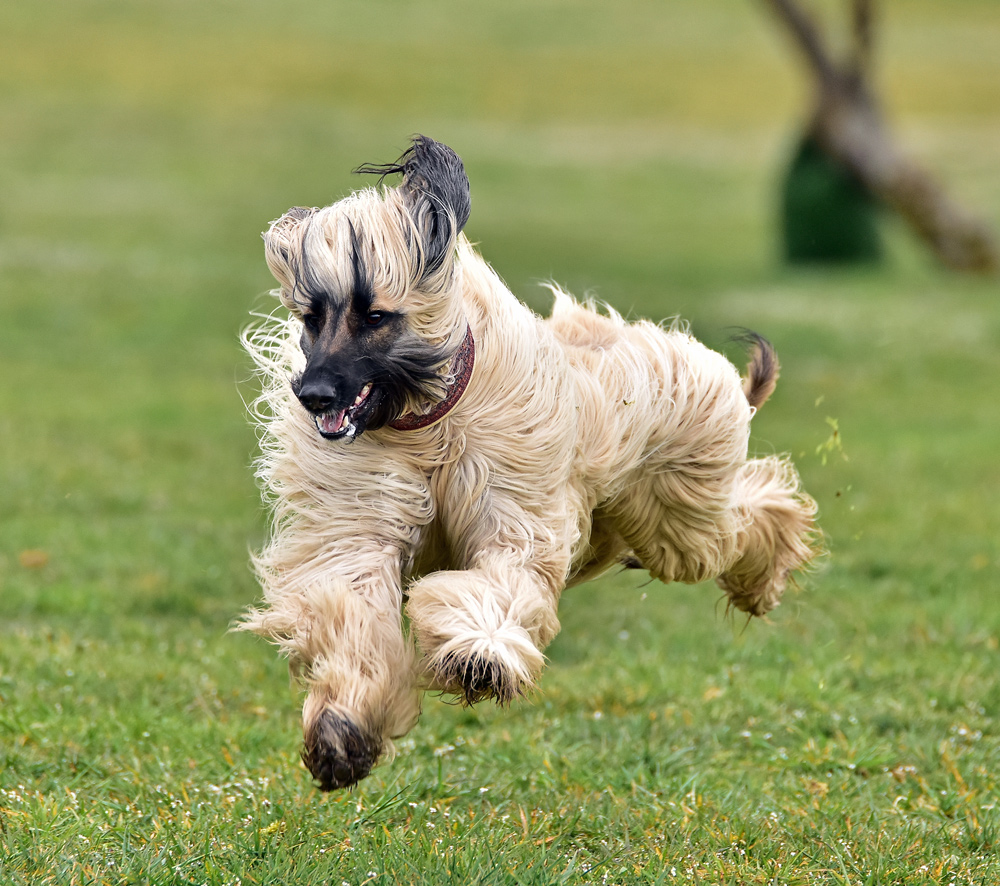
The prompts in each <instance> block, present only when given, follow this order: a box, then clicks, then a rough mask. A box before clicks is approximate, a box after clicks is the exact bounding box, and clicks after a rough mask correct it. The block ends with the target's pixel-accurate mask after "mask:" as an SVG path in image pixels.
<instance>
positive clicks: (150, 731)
mask: <svg viewBox="0 0 1000 886" xmlns="http://www.w3.org/2000/svg"><path fill="white" fill-rule="evenodd" d="M816 8H817V9H819V10H820V11H821V12H822V13H824V15H825V17H826V19H827V20H828V21H829V23H830V24H831V26H832V25H833V24H834V21H835V18H836V12H837V10H838V8H839V7H838V4H836V3H833V2H830V0H824V2H820V3H818V4H817V6H816ZM998 48H1000V7H998V6H997V4H996V3H995V2H994V0H954V2H951V3H949V4H947V5H945V4H940V3H933V2H930V0H897V2H894V3H892V4H891V5H890V4H885V5H884V20H883V22H882V28H881V29H880V34H879V49H878V55H877V58H878V62H879V64H878V82H879V85H880V86H881V88H882V90H883V95H884V98H885V101H886V103H887V106H888V109H889V111H890V117H891V119H892V122H893V124H894V126H895V129H896V132H897V133H898V135H899V137H900V138H901V140H902V141H903V143H904V144H905V145H906V146H907V148H908V150H909V151H910V152H911V153H913V154H914V155H916V156H917V157H919V158H920V159H921V160H922V161H923V162H925V163H926V164H927V165H928V166H929V167H931V168H932V169H933V170H934V171H935V172H936V173H937V174H938V175H939V176H940V178H941V179H942V180H943V181H945V182H946V183H947V186H948V187H949V189H950V190H951V191H952V192H953V193H954V194H955V195H956V196H957V197H958V198H960V199H961V200H963V201H964V202H965V203H967V204H968V205H970V206H973V207H975V209H976V210H977V211H979V212H981V213H983V214H985V215H986V216H987V217H989V218H990V219H991V220H992V221H993V222H994V224H996V225H997V226H998V227H1000V175H998V174H997V157H998V156H1000V52H998ZM808 105H809V93H808V89H807V87H806V82H805V80H804V78H803V77H802V76H801V74H800V71H799V69H798V67H797V65H796V59H795V58H794V56H793V54H792V52H791V50H790V48H789V47H788V46H787V45H786V44H785V43H784V41H783V40H782V39H781V35H780V33H779V32H778V31H777V29H776V28H775V27H774V26H773V24H772V22H771V21H770V20H769V19H768V18H767V15H766V14H765V12H764V10H763V8H762V7H760V6H758V5H755V4H754V3H752V2H745V3H733V2H729V0H701V2H695V0H676V2H673V3H670V4H660V3H654V2H649V0H623V2H620V3H616V4H613V5H609V4H603V3H597V2H573V3H570V2H551V3H525V2H510V3H506V4H475V5H473V4H467V3H459V2H456V0H447V2H437V3H434V4H415V3H408V2H401V0H398V2H390V0H376V2H368V3H361V2H344V0H333V2H316V0H308V2H301V3H296V4H276V3H273V2H270V3H264V2H257V0H241V2H235V0H231V2H225V0H207V2H205V0H202V2H193V0H145V2H141V3H128V2H124V0H56V2H53V3H50V4H45V5H38V4H27V3H21V4H6V5H4V6H3V7H0V378H2V384H0V765H2V771H0V880H3V881H4V882H11V883H32V884H35V883H44V882H52V883H103V882H108V883H118V882H127V883H133V882H135V883H146V882H149V883H161V882H162V883H167V882H177V883H236V882H243V883H252V882H261V883H267V882H292V881H293V880H294V881H295V882H329V881H336V879H335V878H336V877H340V878H341V879H342V880H344V881H345V882H349V883H355V882H362V881H368V882H387V883H388V882H430V881H434V880H435V879H437V878H440V879H448V878H449V877H450V878H456V877H457V878H459V879H461V878H463V877H464V878H465V879H466V880H468V881H469V882H477V881H481V882H498V883H499V882H504V883H506V882H510V883H515V882H540V883H541V882H615V883H619V882H620V883H627V882H651V883H652V882H694V881H696V880H698V879H699V878H701V879H708V880H710V881H712V882H726V881H729V882H741V883H744V882H761V883H765V882H844V883H852V884H853V883H855V882H860V883H864V882H878V883H885V882H909V883H919V882H934V883H937V882H941V883H947V882H952V881H954V882H970V883H973V882H976V883H979V882H988V881H989V880H990V879H991V878H996V876H997V869H996V863H995V862H994V860H993V853H994V852H995V847H996V839H997V833H998V827H1000V818H998V814H997V811H996V809H995V808H994V804H995V792H996V777H995V775H994V773H995V772H996V771H997V763H998V762H1000V761H998V756H1000V732H998V729H997V723H996V716H997V714H998V709H1000V680H998V664H1000V653H998V636H1000V610H998V607H997V604H996V592H997V567H998V565H1000V550H998V539H1000V508H998V506H997V504H996V497H997V490H998V487H1000V482H998V481H1000V467H998V459H997V456H996V448H997V440H998V439H1000V414H998V409H997V406H996V403H997V399H998V395H1000V356H998V355H1000V347H998V346H1000V305H998V300H997V294H998V283H997V281H996V280H995V279H969V278H959V277H955V276H952V275H949V274H946V273H944V272H942V271H941V270H939V269H938V268H937V267H935V266H934V264H933V262H932V260H931V259H929V258H928V256H927V255H926V254H925V253H924V252H923V251H922V250H921V248H920V247H919V246H918V245H917V244H915V243H914V241H913V240H912V239H911V238H910V236H909V234H908V233H907V232H906V231H905V230H903V229H902V228H901V227H900V226H899V225H898V224H896V223H895V222H894V221H893V220H892V219H886V226H887V233H888V238H889V243H890V250H889V252H890V257H889V260H888V261H887V262H886V264H885V265H884V266H882V267H879V268H875V269H867V270H840V271H836V272H833V271H818V270H814V271H801V270H800V271H791V270H788V269H786V268H783V267H781V266H780V264H779V262H778V253H779V250H778V246H777V240H776V233H775V232H776V224H775V221H776V220H775V212H776V206H777V182H778V177H779V174H780V170H781V167H782V164H783V163H784V162H785V160H786V157H787V154H788V153H789V152H790V150H791V146H792V143H793V141H794V139H795V137H796V136H797V135H798V130H799V126H800V125H801V122H802V120H803V119H804V116H805V113H806V111H807V109H808ZM415 132H423V133H426V134H428V135H431V136H433V137H435V138H437V139H440V140H442V141H445V142H447V143H448V144H450V145H452V146H453V147H454V148H455V149H456V150H457V151H458V152H459V153H460V154H461V156H462V157H463V159H464V160H465V163H466V166H467V170H468V172H469V176H470V179H471V181H472V193H473V214H472V219H471V221H470V223H469V226H468V233H469V235H470V236H471V237H472V238H473V239H474V240H476V241H478V242H479V243H480V244H481V249H482V252H483V253H484V255H485V256H486V258H487V259H488V260H489V261H490V262H491V263H493V264H494V266H495V267H496V268H497V270H498V271H499V272H500V273H501V275H502V276H504V278H505V279H506V280H507V282H508V283H509V285H510V286H511V288H512V289H513V290H514V292H515V293H517V294H518V295H519V296H521V297H522V298H524V299H525V300H526V301H527V302H528V303H529V304H530V305H531V306H532V307H534V308H536V309H537V310H540V311H542V312H544V311H545V310H546V309H547V305H546V302H545V299H544V293H543V291H542V290H541V289H540V288H539V287H538V286H537V285H536V284H537V283H538V282H539V281H541V280H545V279H550V278H551V279H555V280H557V281H559V282H560V283H562V284H564V285H566V286H567V287H569V288H571V289H572V290H574V291H576V292H577V293H578V294H581V295H582V294H585V293H593V294H595V295H596V296H597V297H599V298H602V299H605V300H607V301H609V302H611V303H612V304H613V305H615V306H616V307H617V308H618V309H619V310H622V311H625V312H629V313H632V314H634V315H643V316H651V317H653V318H656V319H660V318H665V317H672V316H675V315H680V316H681V317H683V318H685V319H687V320H689V321H690V322H691V324H692V327H693V330H694V332H695V333H696V334H697V335H698V336H699V337H701V338H702V339H703V340H705V341H706V342H707V343H709V344H711V345H712V346H715V347H718V348H722V349H728V348H729V346H728V345H727V343H726V342H727V338H728V336H729V335H730V334H731V328H732V327H734V326H747V327H750V328H753V329H755V330H757V331H759V332H761V333H763V334H765V335H767V336H768V337H769V338H770V339H771V340H772V341H773V342H774V343H775V345H776V346H777V349H778V352H779V354H780V355H781V358H782V362H783V367H784V376H783V379H782V382H781V383H780V385H779V388H778V392H777V394H776V395H775V397H774V398H773V400H772V401H771V402H769V403H768V405H767V407H766V409H765V410H763V412H762V413H761V415H760V416H759V417H758V418H757V419H756V421H755V439H754V446H755V448H756V449H757V450H758V451H761V452H769V451H786V450H787V451H790V452H792V453H793V454H794V455H795V457H796V459H797V461H798V463H799V466H800V470H801V472H802V475H803V478H804V480H805V483H806V486H807V488H809V489H810V490H811V491H812V492H813V493H814V494H815V496H816V497H817V499H818V500H819V502H820V506H821V512H822V523H823V527H824V530H825V532H826V534H827V536H828V539H829V543H830V547H831V550H832V554H831V557H830V558H829V560H828V562H827V563H826V565H825V566H824V567H823V569H822V570H821V571H820V572H818V573H817V574H816V575H814V576H812V577H810V578H809V579H808V581H807V582H806V587H805V590H804V592H803V593H801V594H794V595H792V596H791V597H790V598H789V599H788V600H787V601H786V604H785V605H784V606H783V607H782V608H781V609H780V610H778V611H777V613H776V614H775V616H774V617H773V619H772V622H773V625H766V624H752V625H750V626H748V627H746V628H745V629H744V628H743V626H742V624H741V623H738V624H736V625H733V626H731V625H730V623H729V622H727V621H726V620H725V619H724V618H723V617H722V615H721V611H720V610H719V608H717V606H716V599H717V596H718V595H717V592H716V591H715V589H714V587H708V588H694V589H690V588H686V587H681V586H673V587H668V588H664V587H660V586H658V585H649V586H645V585H643V584H642V583H641V581H640V580H639V579H637V578H636V577H635V576H623V577H617V578H615V577H613V578H610V579H608V580H604V581H601V582H598V583H594V584H592V585H589V586H586V587H584V588H581V589H577V590H575V591H573V592H570V593H568V594H567V596H566V598H565V600H564V603H563V607H562V610H561V616H562V619H563V624H564V629H563V633H562V634H561V635H560V637H559V638H558V639H557V640H556V643H555V644H554V645H553V647H552V649H551V650H550V657H551V660H552V664H551V667H550V669H549V671H548V673H547V674H546V676H545V678H544V679H543V684H542V691H541V693H540V695H539V696H538V698H536V699H535V700H534V703H533V704H525V705H522V706H518V707H516V708H515V709H514V710H512V711H509V712H496V711H493V710H491V709H488V708H483V709H481V710H480V709H476V710H472V711H462V710H460V709H456V708H453V707H449V706H446V705H443V704H441V703H440V702H439V701H438V700H436V699H434V698H428V699H427V701H426V703H425V711H424V716H423V719H422V721H421V724H420V725H419V726H418V727H417V729H416V730H415V731H414V732H413V733H412V735H411V737H410V738H409V739H407V741H406V742H404V744H403V745H402V747H401V754H400V756H399V757H398V758H397V760H396V761H395V762H394V763H392V764H391V765H387V766H384V767H382V768H380V769H379V770H377V771H376V773H375V774H374V775H373V776H372V777H371V778H370V779H368V780H367V781H366V782H364V783H363V784H362V785H361V786H360V787H359V788H358V789H357V791H355V792H354V793H353V794H339V795H333V796H330V797H326V798H324V797H322V796H320V795H319V794H318V793H315V792H313V790H312V789H311V787H310V785H309V780H308V777H307V774H306V773H305V772H304V771H303V770H302V769H301V768H299V766H298V764H297V759H296V754H297V742H298V740H299V739H298V733H297V730H298V727H297V716H298V710H297V704H298V702H297V700H296V698H295V696H294V693H293V692H292V691H290V690H289V689H288V684H287V678H286V676H285V673H284V667H283V665H282V663H281V662H280V661H279V660H278V659H277V656H276V655H274V653H273V652H272V651H271V650H270V649H269V648H267V647H266V646H264V644H262V643H259V642H255V641H253V640H251V639H249V638H246V637H234V636H232V635H229V634H227V633H226V629H227V627H228V625H229V624H230V622H231V620H232V619H233V618H234V617H235V616H236V615H238V613H239V612H240V611H241V610H242V609H243V608H244V607H246V606H247V605H249V604H250V603H252V602H253V601H254V600H255V598H256V594H257V589H256V587H255V585H254V582H253V580H252V577H251V576H250V573H249V570H248V568H247V565H246V564H247V549H248V547H251V546H255V545H258V544H259V543H260V541H261V539H262V537H263V527H264V518H263V515H262V513H261V511H260V509H259V506H258V498H257V493H256V490H255V489H254V487H253V482H252V478H251V471H250V468H249V463H250V460H251V458H252V455H253V451H254V439H253V434H252V431H251V430H250V428H249V427H248V425H247V423H246V420H245V416H244V409H243V405H242V403H241V399H240V393H241V392H242V395H243V396H248V395H250V394H252V390H253V386H252V382H250V381H249V380H248V379H249V369H248V366H247V362H246V361H245V360H244V359H243V357H242V355H241V353H240V351H239V348H238V344H237V332H238V330H239V329H240V327H241V326H242V325H244V324H245V323H246V322H247V319H248V316H247V312H248V311H249V310H250V309H251V308H254V307H258V308H259V307H263V306H267V305H268V304H269V300H268V297H267V296H266V295H265V293H266V292H267V290H268V289H270V287H271V285H272V283H271V280H270V278H269V276H268V274H267V271H266V268H265V266H264V262H263V258H262V248H261V243H260V239H259V233H260V231H261V230H263V229H264V228H265V227H266V225H267V223H268V222H269V221H270V220H271V219H273V218H275V217H277V216H278V215H280V214H281V213H282V212H283V211H284V210H285V209H287V208H288V207H289V206H292V205H297V204H298V205H321V204H324V203H327V202H330V201H331V200H333V199H335V198H337V197H338V196H340V195H342V194H344V193H345V192H347V191H348V190H350V189H351V188H353V187H356V186H357V185H358V183H359V180H358V179H357V178H356V177H353V176H351V174H350V170H351V169H352V168H353V167H355V166H357V165H358V164H359V163H361V162H366V161H387V160H390V159H393V158H394V157H395V156H396V155H397V154H398V153H399V151H400V150H401V149H402V148H404V147H405V145H406V143H407V138H408V137H409V135H411V134H412V133H415ZM731 356H732V357H733V359H734V360H736V361H739V360H740V359H741V357H740V355H739V354H738V352H731ZM834 425H836V428H837V429H838V432H839V434H840V437H841V438H842V443H843V452H841V451H840V450H839V449H838V448H837V447H835V446H833V445H832V437H831V435H832V431H833V428H834ZM845 455H846V458H845ZM446 813H447V815H446ZM435 827H436V830H435ZM671 871H673V873H671ZM602 878H603V879H602ZM727 878H728V880H727Z"/></svg>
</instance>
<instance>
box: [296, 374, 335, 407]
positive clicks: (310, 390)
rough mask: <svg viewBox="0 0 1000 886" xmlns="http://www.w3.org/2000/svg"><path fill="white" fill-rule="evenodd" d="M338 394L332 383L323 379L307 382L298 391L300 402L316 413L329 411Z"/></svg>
mask: <svg viewBox="0 0 1000 886" xmlns="http://www.w3.org/2000/svg"><path fill="white" fill-rule="evenodd" d="M336 395H337V392H336V391H335V390H334V389H333V387H332V386H331V385H329V384H326V383H324V382H321V381H310V382H306V383H305V384H303V385H302V387H301V388H299V390H298V391H297V392H296V396H297V397H298V398H299V402H300V403H301V404H302V405H303V406H305V408H306V409H308V410H309V411H310V412H312V413H314V414H319V413H321V412H329V411H330V407H331V406H332V405H333V401H334V398H335V397H336Z"/></svg>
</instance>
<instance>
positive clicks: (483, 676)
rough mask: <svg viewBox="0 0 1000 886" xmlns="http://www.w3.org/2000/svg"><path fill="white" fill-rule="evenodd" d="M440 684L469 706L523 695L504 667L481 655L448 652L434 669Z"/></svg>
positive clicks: (507, 701) (501, 701) (502, 700)
mask: <svg viewBox="0 0 1000 886" xmlns="http://www.w3.org/2000/svg"><path fill="white" fill-rule="evenodd" d="M435 672H436V674H435V675H436V678H437V683H438V685H439V686H441V687H442V688H443V689H444V690H445V691H446V692H454V693H455V694H456V695H460V696H461V697H462V701H463V702H464V703H465V704H467V705H473V704H476V703H477V702H480V701H484V700H486V699H490V698H492V699H493V700H494V701H496V702H497V703H498V704H501V705H505V704H508V703H509V702H511V701H512V700H513V699H514V698H515V697H516V696H518V695H520V694H521V691H520V686H519V683H518V681H517V680H516V679H514V678H512V677H511V676H510V675H509V674H508V673H507V672H506V671H505V670H504V668H503V667H501V666H500V665H498V664H497V663H496V662H494V661H490V660H489V659H488V658H483V657H482V656H479V655H471V656H459V655H449V656H446V657H445V658H444V660H442V662H441V663H440V665H439V666H438V667H437V668H436V669H435Z"/></svg>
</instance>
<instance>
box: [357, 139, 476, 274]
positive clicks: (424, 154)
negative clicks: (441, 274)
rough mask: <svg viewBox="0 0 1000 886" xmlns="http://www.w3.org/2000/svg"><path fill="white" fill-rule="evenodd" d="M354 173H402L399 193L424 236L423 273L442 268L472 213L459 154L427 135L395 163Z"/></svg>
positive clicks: (367, 167) (467, 185)
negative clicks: (400, 192)
mask: <svg viewBox="0 0 1000 886" xmlns="http://www.w3.org/2000/svg"><path fill="white" fill-rule="evenodd" d="M354 171H355V172H359V173H374V174H376V175H380V176H382V178H385V176H387V175H393V174H395V173H402V175H403V182H402V184H401V185H400V190H401V191H402V193H403V196H404V197H405V199H406V203H407V207H408V208H409V210H410V215H411V217H412V218H413V221H414V223H415V224H416V226H417V230H418V231H419V232H420V235H421V240H422V242H421V246H422V247H423V253H424V270H425V272H428V273H430V272H433V271H436V270H437V269H438V268H440V267H441V264H442V263H443V262H444V260H445V259H446V258H447V257H448V252H449V250H450V248H451V246H452V244H453V243H454V239H455V238H456V237H457V236H458V235H459V233H460V232H461V230H462V228H464V227H465V223H466V222H467V221H468V220H469V213H470V212H471V211H472V200H471V197H470V195H469V179H468V176H466V174H465V167H464V166H463V165H462V161H461V159H460V158H459V156H458V154H456V153H455V152H454V151H453V150H452V149H451V148H449V147H448V146H447V145H444V144H441V142H436V141H434V139H432V138H428V137H427V136H426V135H417V136H414V138H413V144H412V145H410V147H409V148H408V149H407V150H406V152H405V153H404V154H403V156H402V157H400V158H399V160H398V161H396V162H395V163H387V164H385V165H383V166H359V167H358V168H357V169H355V170H354Z"/></svg>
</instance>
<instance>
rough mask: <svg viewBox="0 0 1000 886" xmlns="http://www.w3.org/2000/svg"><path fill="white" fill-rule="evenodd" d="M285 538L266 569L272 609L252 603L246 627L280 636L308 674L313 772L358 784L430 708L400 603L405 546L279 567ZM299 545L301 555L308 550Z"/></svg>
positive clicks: (337, 784)
mask: <svg viewBox="0 0 1000 886" xmlns="http://www.w3.org/2000/svg"><path fill="white" fill-rule="evenodd" d="M281 543H282V539H281V538H280V537H279V538H278V539H277V540H276V541H275V543H274V544H273V545H272V548H271V549H270V550H269V551H265V553H264V555H263V559H265V560H269V564H270V568H261V569H259V571H260V572H261V575H262V577H263V578H265V579H267V580H266V581H265V592H266V593H265V596H266V599H267V602H268V603H269V604H270V608H268V609H265V610H262V611H255V612H252V613H251V614H250V616H249V617H248V619H247V621H246V623H245V625H244V626H245V627H247V628H249V629H250V630H254V631H256V632H257V633H260V634H263V635H265V636H267V637H268V638H269V639H271V640H273V641H275V642H276V643H278V644H279V645H280V646H281V647H282V648H283V649H284V650H285V652H286V653H287V654H288V656H289V659H290V661H291V666H292V669H293V671H295V672H297V673H298V674H300V675H301V677H302V678H303V679H304V680H305V682H306V685H307V687H308V696H307V698H306V701H305V705H304V707H303V715H302V720H303V723H302V725H303V737H304V747H303V752H302V759H303V761H304V762H305V764H306V766H307V767H308V768H309V771H310V772H311V773H312V774H313V775H314V776H315V778H316V779H317V781H318V782H319V784H320V787H321V788H323V789H324V790H332V789H334V788H342V787H348V786H350V785H352V784H354V783H355V782H357V781H360V780H361V779H362V778H364V777H365V776H366V775H368V773H369V771H370V770H371V768H372V767H373V766H374V765H375V763H376V761H377V760H378V758H379V756H380V755H381V754H382V752H383V751H384V750H385V748H386V746H387V744H388V743H389V742H390V741H391V739H392V738H397V737H399V736H401V735H404V734H405V733H406V732H407V731H409V729H410V728H411V727H412V726H413V724H414V723H415V722H416V719H417V717H418V715H419V713H420V700H419V691H418V688H417V681H416V674H415V666H414V653H413V647H412V644H411V642H410V641H409V639H408V638H407V637H406V635H405V633H404V631H403V625H402V616H401V612H400V607H401V602H402V593H401V590H400V574H399V568H400V567H399V555H398V552H394V551H393V550H392V549H391V548H385V549H381V550H379V549H373V548H369V549H363V550H361V551H360V552H359V551H358V550H351V551H350V554H349V555H347V554H344V553H341V552H339V551H337V550H336V549H335V550H332V551H331V550H329V549H328V548H324V549H323V550H317V551H315V552H313V554H312V556H311V557H308V558H307V559H305V560H304V561H303V562H296V565H295V566H294V568H291V569H289V570H287V571H283V570H281V571H279V570H275V569H274V565H275V561H276V558H278V557H279V552H280V547H281ZM354 546H355V547H356V546H357V545H356V542H355V543H354ZM345 547H347V546H345ZM289 553H290V554H291V555H292V556H291V557H290V558H289V560H290V561H296V558H297V557H298V555H299V554H300V553H301V551H298V550H295V549H292V550H291V551H290V552H289Z"/></svg>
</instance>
